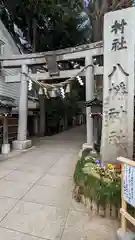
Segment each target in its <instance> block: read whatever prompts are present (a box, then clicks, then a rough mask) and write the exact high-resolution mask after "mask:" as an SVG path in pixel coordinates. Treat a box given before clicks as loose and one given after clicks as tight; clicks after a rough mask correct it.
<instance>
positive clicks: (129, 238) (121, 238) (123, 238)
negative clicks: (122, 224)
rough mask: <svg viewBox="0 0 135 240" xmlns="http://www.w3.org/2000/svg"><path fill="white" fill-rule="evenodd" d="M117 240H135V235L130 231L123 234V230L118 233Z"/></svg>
mask: <svg viewBox="0 0 135 240" xmlns="http://www.w3.org/2000/svg"><path fill="white" fill-rule="evenodd" d="M117 240H135V233H133V232H131V231H128V232H125V233H124V232H123V231H122V229H121V228H119V229H118V231H117Z"/></svg>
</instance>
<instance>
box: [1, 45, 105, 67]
mask: <svg viewBox="0 0 135 240" xmlns="http://www.w3.org/2000/svg"><path fill="white" fill-rule="evenodd" d="M96 49H98V50H99V49H100V50H101V51H100V52H101V54H103V42H102V41H101V42H95V43H91V44H85V45H80V46H77V47H74V48H66V49H60V50H56V51H49V52H41V53H31V54H19V55H11V56H9V57H7V56H5V57H4V56H0V62H1V66H2V67H19V66H21V65H38V64H45V63H46V58H47V56H56V61H62V60H70V59H73V58H81V57H85V55H86V52H87V51H92V52H93V54H92V55H96V54H94V50H96Z"/></svg>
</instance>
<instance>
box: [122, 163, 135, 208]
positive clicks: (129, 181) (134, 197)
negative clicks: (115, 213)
mask: <svg viewBox="0 0 135 240" xmlns="http://www.w3.org/2000/svg"><path fill="white" fill-rule="evenodd" d="M134 183H135V167H133V166H130V165H128V164H124V173H123V198H124V200H125V201H126V202H127V203H129V204H130V205H131V206H133V207H135V184H134Z"/></svg>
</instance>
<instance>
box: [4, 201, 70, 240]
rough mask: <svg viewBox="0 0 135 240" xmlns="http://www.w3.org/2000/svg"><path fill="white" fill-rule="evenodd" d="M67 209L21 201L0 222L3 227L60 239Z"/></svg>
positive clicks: (54, 239)
mask: <svg viewBox="0 0 135 240" xmlns="http://www.w3.org/2000/svg"><path fill="white" fill-rule="evenodd" d="M66 216H67V211H62V210H61V209H59V208H55V207H50V206H43V205H40V204H35V203H31V202H24V201H20V202H19V203H18V204H17V205H16V206H15V208H14V209H13V210H12V211H11V212H10V214H9V215H8V216H7V217H6V218H5V219H4V220H3V221H2V223H1V224H0V225H1V226H2V227H5V228H9V229H14V230H16V231H19V232H22V233H26V234H31V235H34V236H37V237H43V238H47V239H53V240H56V239H60V237H61V234H62V231H63V229H64V223H65V219H66Z"/></svg>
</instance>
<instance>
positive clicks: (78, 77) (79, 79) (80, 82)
mask: <svg viewBox="0 0 135 240" xmlns="http://www.w3.org/2000/svg"><path fill="white" fill-rule="evenodd" d="M76 79H77V80H78V82H79V84H80V85H81V86H83V85H84V83H83V81H82V79H81V77H80V76H77V77H76Z"/></svg>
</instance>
